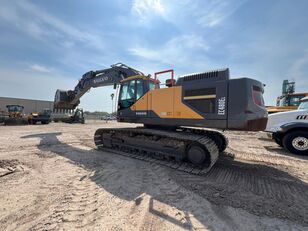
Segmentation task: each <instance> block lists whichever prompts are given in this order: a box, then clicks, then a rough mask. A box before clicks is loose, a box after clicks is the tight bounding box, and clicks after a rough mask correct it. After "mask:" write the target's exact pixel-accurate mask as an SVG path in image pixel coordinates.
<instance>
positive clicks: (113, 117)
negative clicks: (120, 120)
mask: <svg viewBox="0 0 308 231" xmlns="http://www.w3.org/2000/svg"><path fill="white" fill-rule="evenodd" d="M116 119H117V118H116V117H115V116H112V115H105V116H103V117H101V120H106V121H109V120H116Z"/></svg>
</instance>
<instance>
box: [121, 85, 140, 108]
mask: <svg viewBox="0 0 308 231" xmlns="http://www.w3.org/2000/svg"><path fill="white" fill-rule="evenodd" d="M135 85H136V81H135V80H131V81H127V82H124V83H123V84H122V86H121V90H120V102H119V106H120V109H124V108H128V107H130V106H131V105H133V104H134V103H135V101H136V96H135Z"/></svg>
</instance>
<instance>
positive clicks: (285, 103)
mask: <svg viewBox="0 0 308 231" xmlns="http://www.w3.org/2000/svg"><path fill="white" fill-rule="evenodd" d="M306 96H308V92H306V93H295V82H289V81H288V80H284V81H283V83H282V95H281V96H278V97H277V100H276V106H268V107H267V111H268V113H269V114H272V113H277V112H285V111H292V110H296V109H297V107H298V106H299V104H300V100H301V99H302V98H304V97H306Z"/></svg>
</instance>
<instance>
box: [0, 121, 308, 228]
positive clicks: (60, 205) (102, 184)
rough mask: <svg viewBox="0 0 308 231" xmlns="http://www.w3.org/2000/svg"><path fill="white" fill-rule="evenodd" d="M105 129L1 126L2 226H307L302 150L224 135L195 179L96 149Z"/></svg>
mask: <svg viewBox="0 0 308 231" xmlns="http://www.w3.org/2000/svg"><path fill="white" fill-rule="evenodd" d="M110 126H125V127H127V126H134V125H130V124H124V125H123V124H118V123H115V122H110V123H107V124H106V123H104V122H102V121H92V122H88V123H87V124H85V125H80V124H73V125H70V124H63V123H52V124H50V125H34V126H19V127H18V126H14V127H4V126H0V134H1V135H0V230H77V229H78V230H79V229H80V230H168V231H169V230H308V185H307V183H308V175H307V172H308V171H307V170H308V156H306V157H303V156H294V155H291V154H288V153H287V152H285V151H284V150H283V149H282V148H280V147H279V146H278V145H276V144H275V143H272V142H270V141H266V140H263V139H262V138H261V136H260V133H244V132H242V133H240V132H226V136H227V137H228V138H229V140H230V145H229V148H228V149H227V150H226V152H225V153H224V154H222V156H221V157H220V159H219V161H218V162H217V164H216V165H215V166H214V168H213V169H212V170H211V171H210V172H209V173H208V174H207V175H206V176H203V177H200V176H194V175H190V174H187V173H182V172H179V171H176V170H172V169H169V168H167V167H163V166H159V165H155V164H153V163H148V162H144V161H141V160H136V159H131V158H128V157H125V156H121V155H115V154H112V153H108V152H101V151H98V150H96V149H95V145H94V143H93V134H94V132H95V130H96V129H97V128H100V127H110Z"/></svg>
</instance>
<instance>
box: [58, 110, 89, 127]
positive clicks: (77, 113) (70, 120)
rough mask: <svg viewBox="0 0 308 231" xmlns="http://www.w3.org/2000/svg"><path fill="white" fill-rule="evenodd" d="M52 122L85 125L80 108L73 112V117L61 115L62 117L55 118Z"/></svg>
mask: <svg viewBox="0 0 308 231" xmlns="http://www.w3.org/2000/svg"><path fill="white" fill-rule="evenodd" d="M53 121H54V122H56V123H57V122H64V123H70V124H73V123H81V124H84V123H85V118H84V113H83V109H81V108H77V109H76V110H75V112H74V114H73V115H69V116H68V115H62V116H57V117H54V118H53Z"/></svg>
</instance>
